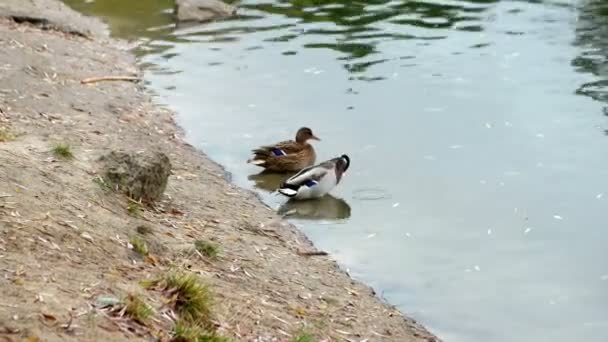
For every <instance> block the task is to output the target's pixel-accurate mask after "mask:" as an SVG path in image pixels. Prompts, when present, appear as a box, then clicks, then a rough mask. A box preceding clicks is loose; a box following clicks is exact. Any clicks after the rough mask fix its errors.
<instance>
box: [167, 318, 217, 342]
mask: <svg viewBox="0 0 608 342" xmlns="http://www.w3.org/2000/svg"><path fill="white" fill-rule="evenodd" d="M171 341H172V342H228V341H229V339H228V338H226V337H224V336H219V335H217V334H216V333H214V332H209V331H208V330H206V329H205V328H203V327H201V326H200V325H196V324H193V323H189V322H186V321H184V320H180V321H178V322H177V323H175V326H174V327H173V338H172V339H171Z"/></svg>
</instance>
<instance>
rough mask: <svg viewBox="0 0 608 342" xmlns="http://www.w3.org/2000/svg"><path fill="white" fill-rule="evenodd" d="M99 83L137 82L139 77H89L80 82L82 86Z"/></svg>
mask: <svg viewBox="0 0 608 342" xmlns="http://www.w3.org/2000/svg"><path fill="white" fill-rule="evenodd" d="M101 81H131V82H137V81H139V77H133V76H100V77H89V78H85V79H83V80H81V81H80V83H82V84H87V83H96V82H101Z"/></svg>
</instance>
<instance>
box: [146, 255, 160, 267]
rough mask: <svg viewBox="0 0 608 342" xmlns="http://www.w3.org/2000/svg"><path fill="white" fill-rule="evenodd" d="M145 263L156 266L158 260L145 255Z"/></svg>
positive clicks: (152, 256)
mask: <svg viewBox="0 0 608 342" xmlns="http://www.w3.org/2000/svg"><path fill="white" fill-rule="evenodd" d="M146 262H147V263H149V264H150V265H153V266H156V265H157V264H158V259H156V257H155V256H154V255H152V254H148V255H146Z"/></svg>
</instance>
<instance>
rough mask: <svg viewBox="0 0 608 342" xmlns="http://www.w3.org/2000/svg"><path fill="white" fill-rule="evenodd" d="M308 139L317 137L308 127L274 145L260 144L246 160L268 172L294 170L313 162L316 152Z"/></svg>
mask: <svg viewBox="0 0 608 342" xmlns="http://www.w3.org/2000/svg"><path fill="white" fill-rule="evenodd" d="M309 140H321V139H319V138H317V137H316V136H315V135H314V134H313V133H312V130H311V129H310V128H308V127H302V128H300V129H299V130H298V132H297V133H296V139H295V141H294V140H288V141H282V142H279V143H276V144H274V145H267V146H261V147H259V148H256V149H255V150H253V151H252V152H253V158H251V159H249V160H248V161H247V162H248V163H251V164H253V165H257V166H260V167H263V168H264V169H265V171H270V172H296V171H300V170H302V169H303V168H305V167H308V166H310V165H312V164H314V163H315V159H316V158H317V154H316V153H315V149H314V148H313V147H312V145H311V144H309V143H308V141H309Z"/></svg>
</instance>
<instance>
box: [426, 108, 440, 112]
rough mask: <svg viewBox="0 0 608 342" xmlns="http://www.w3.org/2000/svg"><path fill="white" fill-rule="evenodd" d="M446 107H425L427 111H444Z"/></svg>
mask: <svg viewBox="0 0 608 342" xmlns="http://www.w3.org/2000/svg"><path fill="white" fill-rule="evenodd" d="M444 110H445V107H426V108H424V111H425V112H443V111H444Z"/></svg>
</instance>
